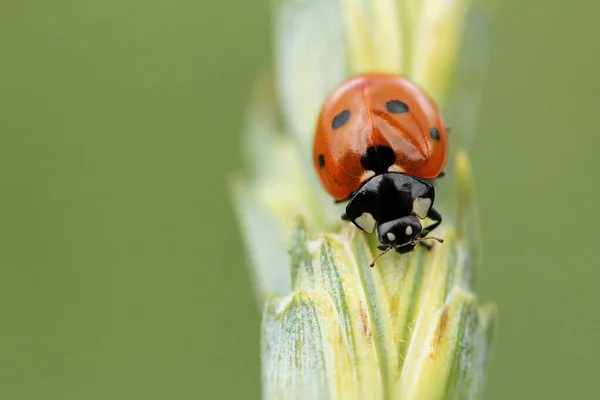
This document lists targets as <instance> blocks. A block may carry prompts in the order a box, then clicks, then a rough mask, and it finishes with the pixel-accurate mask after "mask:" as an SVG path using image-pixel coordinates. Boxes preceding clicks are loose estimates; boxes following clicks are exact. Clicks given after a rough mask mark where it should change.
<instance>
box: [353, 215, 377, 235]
mask: <svg viewBox="0 0 600 400" xmlns="http://www.w3.org/2000/svg"><path fill="white" fill-rule="evenodd" d="M354 223H355V224H356V225H358V227H359V228H360V229H362V230H363V231H365V232H368V233H373V230H375V218H373V216H372V215H371V214H369V213H368V212H364V213H362V215H361V216H360V217H358V218H356V219H355V220H354Z"/></svg>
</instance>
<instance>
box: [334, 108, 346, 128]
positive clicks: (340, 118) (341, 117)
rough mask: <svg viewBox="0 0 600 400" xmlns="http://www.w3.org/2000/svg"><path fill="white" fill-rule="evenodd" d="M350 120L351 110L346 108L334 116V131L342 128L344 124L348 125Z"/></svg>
mask: <svg viewBox="0 0 600 400" xmlns="http://www.w3.org/2000/svg"><path fill="white" fill-rule="evenodd" d="M348 121H350V110H344V111H342V112H341V113H339V114H338V115H336V116H335V117H333V121H331V128H332V129H333V130H334V131H335V130H337V129H340V128H341V127H342V126H344V125H346V123H347V122H348Z"/></svg>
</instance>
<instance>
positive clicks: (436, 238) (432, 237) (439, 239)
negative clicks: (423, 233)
mask: <svg viewBox="0 0 600 400" xmlns="http://www.w3.org/2000/svg"><path fill="white" fill-rule="evenodd" d="M423 240H437V241H438V242H440V243H444V239H442V238H439V237H434V236H428V237H424V238H418V239H417V242H422V241H423Z"/></svg>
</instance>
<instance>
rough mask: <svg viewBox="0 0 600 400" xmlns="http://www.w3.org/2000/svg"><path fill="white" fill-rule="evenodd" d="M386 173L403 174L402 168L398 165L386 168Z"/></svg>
mask: <svg viewBox="0 0 600 400" xmlns="http://www.w3.org/2000/svg"><path fill="white" fill-rule="evenodd" d="M388 172H400V173H402V172H404V168H402V167H401V166H399V165H396V164H394V165H392V166H391V167H389V168H388Z"/></svg>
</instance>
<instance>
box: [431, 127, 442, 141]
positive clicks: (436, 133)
mask: <svg viewBox="0 0 600 400" xmlns="http://www.w3.org/2000/svg"><path fill="white" fill-rule="evenodd" d="M429 136H431V138H432V139H433V140H437V141H438V142H439V141H440V131H438V129H437V128H436V127H435V126H434V127H433V128H431V129H430V130H429Z"/></svg>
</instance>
